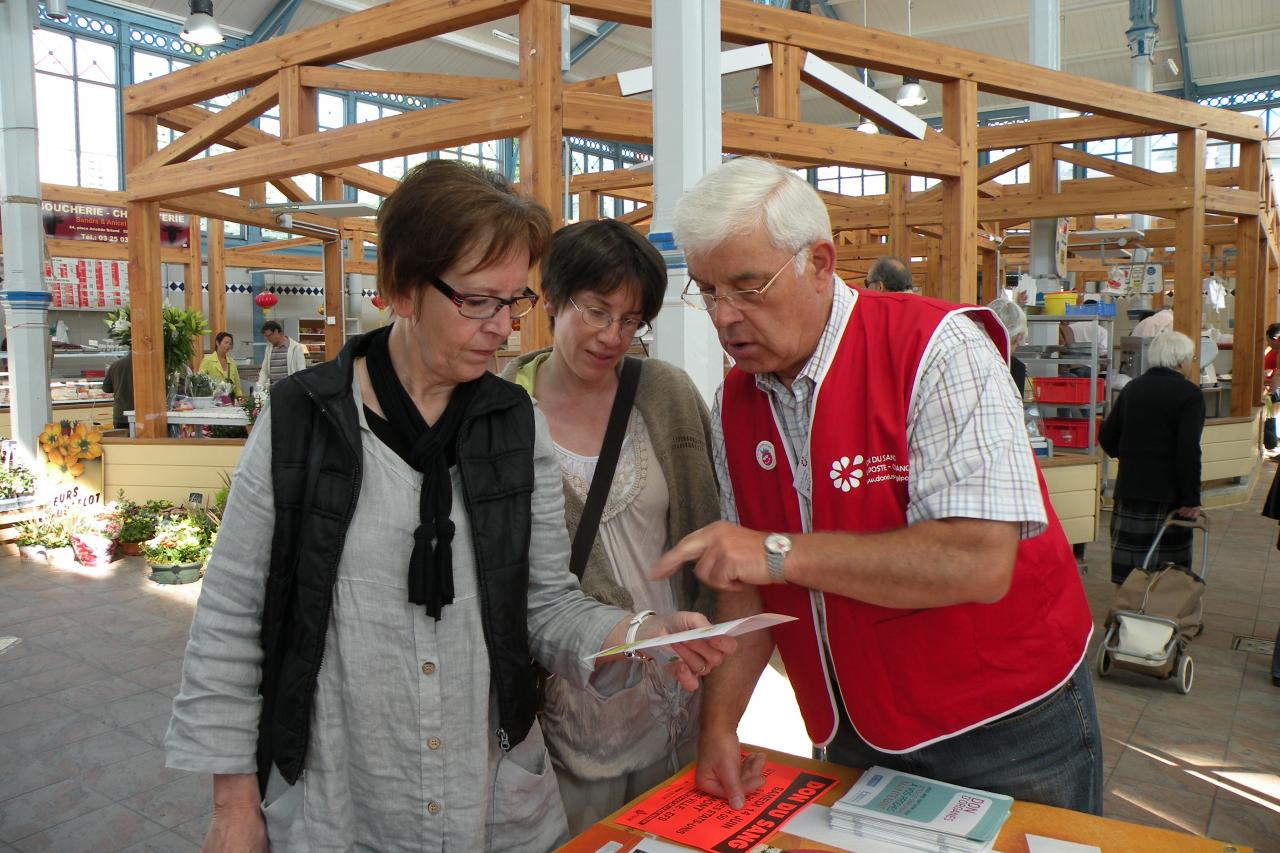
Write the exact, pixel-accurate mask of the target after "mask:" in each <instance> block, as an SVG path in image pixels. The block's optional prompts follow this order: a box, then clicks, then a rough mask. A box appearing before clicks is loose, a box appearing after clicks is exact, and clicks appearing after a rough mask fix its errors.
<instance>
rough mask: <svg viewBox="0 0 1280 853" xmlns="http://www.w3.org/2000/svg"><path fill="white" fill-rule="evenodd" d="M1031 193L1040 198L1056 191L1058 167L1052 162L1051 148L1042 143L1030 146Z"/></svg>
mask: <svg viewBox="0 0 1280 853" xmlns="http://www.w3.org/2000/svg"><path fill="white" fill-rule="evenodd" d="M1031 191H1032V192H1033V193H1035V194H1036V195H1041V196H1044V195H1049V194H1050V193H1055V192H1057V191H1058V167H1057V166H1056V165H1055V164H1054V162H1053V146H1051V145H1048V144H1046V143H1043V142H1041V143H1038V144H1036V145H1032V146H1031Z"/></svg>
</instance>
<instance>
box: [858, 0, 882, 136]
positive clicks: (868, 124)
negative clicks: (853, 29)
mask: <svg viewBox="0 0 1280 853" xmlns="http://www.w3.org/2000/svg"><path fill="white" fill-rule="evenodd" d="M862 28H863V29H864V30H865V29H866V28H867V0H862ZM862 85H864V86H866V87H867V88H868V89H870V88H871V72H870V71H869V70H867V66H865V65H864V66H862ZM879 132H880V128H879V127H876V123H875V122H874V121H872V120H871V119H869V118H867V117H866V116H863V117H862V121H861V122H859V123H858V133H866V134H872V133H879Z"/></svg>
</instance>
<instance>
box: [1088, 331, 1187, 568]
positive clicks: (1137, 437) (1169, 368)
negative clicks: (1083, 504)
mask: <svg viewBox="0 0 1280 853" xmlns="http://www.w3.org/2000/svg"><path fill="white" fill-rule="evenodd" d="M1194 355H1195V344H1194V343H1193V342H1192V340H1191V339H1190V338H1188V337H1187V336H1186V335H1184V334H1182V333H1181V332H1172V331H1170V332H1164V333H1162V334H1160V335H1157V336H1156V337H1155V339H1154V340H1153V341H1151V343H1150V344H1149V345H1148V349H1147V362H1148V363H1149V364H1150V365H1151V366H1150V367H1149V368H1148V369H1147V372H1146V373H1144V374H1142V375H1141V376H1139V377H1138V378H1137V379H1134V380H1133V381H1132V382H1130V383H1129V384H1127V385H1125V386H1124V389H1123V390H1122V391H1121V392H1120V396H1119V397H1117V398H1116V402H1115V405H1114V406H1113V407H1112V409H1111V414H1109V415H1107V419H1106V421H1104V422H1103V424H1102V429H1101V430H1099V432H1098V443H1099V444H1101V445H1102V449H1103V450H1105V451H1106V452H1107V454H1108V455H1110V456H1113V457H1115V458H1116V459H1119V460H1120V466H1119V469H1120V470H1119V472H1118V473H1117V474H1116V484H1115V491H1114V497H1115V506H1114V507H1113V508H1112V510H1111V581H1112V582H1113V583H1115V584H1122V583H1124V579H1125V578H1127V577H1128V576H1129V572H1131V571H1132V570H1133V569H1135V568H1138V567H1140V566H1141V565H1142V562H1143V559H1144V558H1145V557H1146V554H1147V550H1148V549H1149V548H1150V547H1151V543H1152V542H1153V541H1154V540H1155V536H1156V533H1157V532H1158V531H1159V530H1160V526H1161V525H1162V524H1164V520H1165V518H1166V517H1167V516H1168V515H1169V513H1170V512H1176V513H1177V514H1178V515H1179V516H1180V517H1182V518H1195V517H1196V516H1197V515H1198V514H1199V512H1200V432H1201V431H1202V430H1203V429H1204V394H1202V393H1201V392H1200V388H1199V386H1197V385H1196V384H1195V383H1194V382H1191V381H1190V380H1188V379H1187V377H1186V376H1184V375H1183V373H1182V371H1183V370H1184V369H1185V368H1186V367H1187V365H1188V364H1190V362H1191V359H1192V358H1193V357H1194ZM1191 536H1192V532H1191V530H1189V529H1188V528H1185V527H1171V528H1169V530H1167V531H1166V532H1165V534H1164V536H1163V537H1161V539H1160V547H1159V548H1157V549H1156V553H1155V554H1153V555H1152V565H1155V566H1163V565H1164V564H1165V563H1177V564H1178V565H1180V566H1190V565H1191Z"/></svg>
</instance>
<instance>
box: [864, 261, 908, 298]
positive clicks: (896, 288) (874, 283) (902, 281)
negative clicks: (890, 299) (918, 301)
mask: <svg viewBox="0 0 1280 853" xmlns="http://www.w3.org/2000/svg"><path fill="white" fill-rule="evenodd" d="M911 287H912V283H911V267H909V266H908V265H907V262H906V261H904V260H902V258H895V257H892V256H890V255H885V256H884V257H883V258H877V259H876V262H875V263H874V264H872V265H871V269H869V270H867V289H868V290H883V291H886V292H888V293H910V292H911Z"/></svg>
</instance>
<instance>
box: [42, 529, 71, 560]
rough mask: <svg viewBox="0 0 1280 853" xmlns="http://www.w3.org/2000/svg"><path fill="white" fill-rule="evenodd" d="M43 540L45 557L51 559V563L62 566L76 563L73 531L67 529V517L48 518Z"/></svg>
mask: <svg viewBox="0 0 1280 853" xmlns="http://www.w3.org/2000/svg"><path fill="white" fill-rule="evenodd" d="M41 541H42V542H43V544H44V553H45V559H46V560H48V561H49V565H51V566H57V567H60V568H70V567H72V566H74V565H75V562H76V555H75V549H74V548H72V547H71V531H70V530H69V529H67V522H66V519H63V518H51V519H49V520H47V521H46V522H45V524H44V533H43V535H42V536H41Z"/></svg>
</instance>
